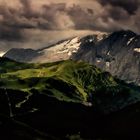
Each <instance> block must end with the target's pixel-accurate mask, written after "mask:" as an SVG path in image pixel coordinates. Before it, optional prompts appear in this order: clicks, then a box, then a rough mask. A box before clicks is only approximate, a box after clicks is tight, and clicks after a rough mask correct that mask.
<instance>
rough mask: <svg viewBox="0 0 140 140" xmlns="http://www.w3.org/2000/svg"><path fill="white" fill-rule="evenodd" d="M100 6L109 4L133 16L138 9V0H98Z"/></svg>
mask: <svg viewBox="0 0 140 140" xmlns="http://www.w3.org/2000/svg"><path fill="white" fill-rule="evenodd" d="M99 2H100V3H101V4H102V5H107V4H111V5H112V6H113V7H121V8H123V9H124V10H126V11H127V12H128V13H129V14H135V12H136V11H137V9H138V8H139V4H140V0H99Z"/></svg>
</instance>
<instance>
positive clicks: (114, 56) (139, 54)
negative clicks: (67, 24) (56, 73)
mask: <svg viewBox="0 0 140 140" xmlns="http://www.w3.org/2000/svg"><path fill="white" fill-rule="evenodd" d="M4 57H8V58H11V59H14V60H16V61H21V62H40V63H44V62H54V61H60V60H67V59H73V60H78V61H79V60H82V61H86V62H88V63H90V64H94V65H96V66H97V67H98V68H101V69H102V70H104V71H108V72H110V73H111V74H112V75H113V76H117V77H118V78H120V79H122V80H126V81H127V82H133V83H136V84H138V85H139V84H140V76H139V75H140V35H137V34H135V33H133V32H131V31H129V30H128V31H124V30H122V31H117V32H114V33H112V34H108V35H107V34H98V35H89V36H85V37H82V38H80V37H75V38H72V39H68V40H63V41H61V42H58V43H56V44H54V45H51V46H49V47H46V48H43V49H40V50H30V51H29V49H28V50H26V49H17V50H16V49H12V50H10V51H8V52H7V53H6V54H5V55H4Z"/></svg>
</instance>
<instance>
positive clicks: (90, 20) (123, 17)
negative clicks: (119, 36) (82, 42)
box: [0, 0, 140, 42]
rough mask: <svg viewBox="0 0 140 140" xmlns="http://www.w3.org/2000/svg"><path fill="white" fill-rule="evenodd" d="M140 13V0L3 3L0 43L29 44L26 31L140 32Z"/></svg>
mask: <svg viewBox="0 0 140 140" xmlns="http://www.w3.org/2000/svg"><path fill="white" fill-rule="evenodd" d="M139 13H140V0H127V1H126V0H123V1H122V0H71V1H69V2H68V1H66V0H10V2H9V0H0V40H2V41H11V42H12V41H14V42H24V41H27V40H28V39H29V35H28V32H27V30H30V31H35V30H42V31H46V32H48V31H60V32H61V31H67V30H91V31H92V30H93V31H94V30H98V31H105V32H113V31H115V30H120V29H130V30H132V31H134V32H138V33H140V28H139V26H140V15H139Z"/></svg>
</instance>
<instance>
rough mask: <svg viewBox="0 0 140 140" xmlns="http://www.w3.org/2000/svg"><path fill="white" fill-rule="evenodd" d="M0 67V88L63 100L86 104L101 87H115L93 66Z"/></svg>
mask: <svg viewBox="0 0 140 140" xmlns="http://www.w3.org/2000/svg"><path fill="white" fill-rule="evenodd" d="M4 61H5V62H4V63H3V64H1V65H0V70H1V74H0V76H1V81H0V82H1V87H4V88H8V89H15V90H19V89H20V90H23V91H27V92H29V93H30V90H31V89H32V88H35V89H37V90H39V91H43V90H48V91H50V92H52V95H53V96H55V97H57V98H58V99H62V100H66V101H68V100H71V99H74V100H75V101H87V98H88V95H89V94H90V93H93V92H95V91H96V90H97V89H99V88H100V86H104V87H106V88H108V87H115V86H117V83H116V82H115V81H114V79H113V78H112V76H111V75H109V74H107V73H106V74H105V73H102V72H101V71H100V70H99V69H97V68H96V67H94V66H92V65H89V64H87V63H83V62H74V61H71V60H68V61H61V62H56V63H52V64H51V63H50V64H23V63H16V62H14V61H11V60H8V59H7V60H4Z"/></svg>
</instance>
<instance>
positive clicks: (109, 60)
mask: <svg viewBox="0 0 140 140" xmlns="http://www.w3.org/2000/svg"><path fill="white" fill-rule="evenodd" d="M87 47H88V48H87ZM72 59H74V60H83V61H86V62H89V63H91V64H95V65H96V66H97V67H99V68H101V69H102V70H105V71H108V72H110V73H111V74H112V75H114V76H117V77H119V78H121V79H123V80H126V81H127V82H134V83H137V84H140V76H139V75H140V73H139V72H140V36H139V35H136V34H135V33H133V32H131V31H119V32H114V33H112V34H111V35H109V36H108V37H107V38H105V39H103V40H101V41H99V42H93V43H89V42H86V41H83V44H82V45H81V47H80V49H79V51H78V52H77V53H76V54H74V55H73V56H72Z"/></svg>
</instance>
